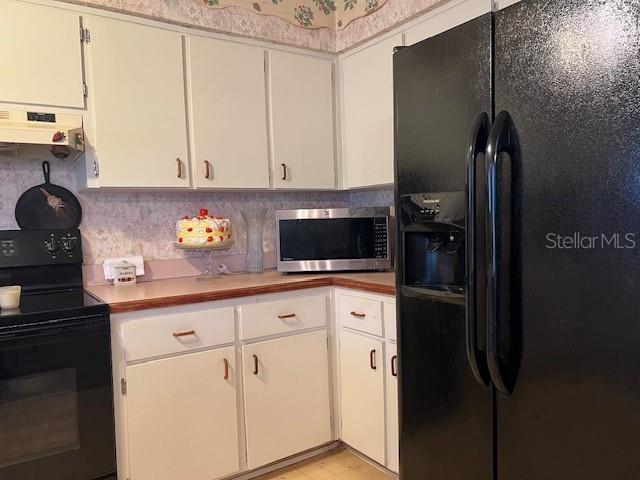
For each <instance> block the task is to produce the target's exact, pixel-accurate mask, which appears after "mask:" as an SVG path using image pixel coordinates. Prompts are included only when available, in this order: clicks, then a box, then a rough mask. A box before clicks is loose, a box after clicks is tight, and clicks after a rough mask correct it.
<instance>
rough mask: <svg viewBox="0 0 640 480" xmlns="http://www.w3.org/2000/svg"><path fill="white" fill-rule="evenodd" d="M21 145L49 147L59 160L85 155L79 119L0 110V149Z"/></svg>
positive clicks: (76, 117)
mask: <svg viewBox="0 0 640 480" xmlns="http://www.w3.org/2000/svg"><path fill="white" fill-rule="evenodd" d="M20 145H51V147H52V148H51V153H52V154H53V155H55V156H56V157H59V158H66V157H68V156H69V155H70V154H71V153H72V152H76V153H80V152H84V132H83V130H82V115H68V114H64V113H47V112H36V111H22V110H4V109H0V149H7V148H19V146H20Z"/></svg>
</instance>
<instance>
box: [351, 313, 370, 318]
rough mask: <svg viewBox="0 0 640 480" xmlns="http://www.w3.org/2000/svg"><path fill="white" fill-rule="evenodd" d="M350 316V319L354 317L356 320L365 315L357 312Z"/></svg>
mask: <svg viewBox="0 0 640 480" xmlns="http://www.w3.org/2000/svg"><path fill="white" fill-rule="evenodd" d="M351 316H352V317H356V318H364V317H366V316H367V314H366V313H358V312H351Z"/></svg>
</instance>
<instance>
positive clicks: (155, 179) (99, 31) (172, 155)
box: [86, 16, 190, 187]
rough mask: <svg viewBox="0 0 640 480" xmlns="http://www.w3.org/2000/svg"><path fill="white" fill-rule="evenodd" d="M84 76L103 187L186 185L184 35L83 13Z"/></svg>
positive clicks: (187, 169) (187, 158)
mask: <svg viewBox="0 0 640 480" xmlns="http://www.w3.org/2000/svg"><path fill="white" fill-rule="evenodd" d="M86 23H87V26H88V28H89V29H90V31H91V42H90V43H89V44H88V45H87V48H86V50H87V76H88V84H89V95H90V97H91V105H92V114H93V124H94V125H93V126H94V133H93V138H88V140H89V142H90V143H91V144H92V145H93V147H94V148H95V154H96V158H97V160H98V163H99V184H100V186H101V187H188V186H189V185H190V181H189V156H188V150H187V121H186V105H185V84H184V73H183V72H184V66H183V53H182V49H183V45H182V35H181V34H180V33H178V32H174V31H171V30H164V29H161V28H155V27H149V26H144V25H139V24H136V23H132V22H125V21H120V20H115V19H111V18H105V17H97V16H91V17H89V18H87V19H86Z"/></svg>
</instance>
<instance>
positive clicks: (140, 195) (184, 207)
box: [0, 155, 349, 264]
mask: <svg viewBox="0 0 640 480" xmlns="http://www.w3.org/2000/svg"><path fill="white" fill-rule="evenodd" d="M29 156H32V155H29ZM40 164H41V162H40V160H38V159H36V158H23V157H22V156H21V157H19V158H6V157H1V156H0V178H2V179H3V180H2V188H1V189H0V229H2V230H5V229H15V228H17V225H16V223H15V218H14V209H15V204H16V201H17V200H18V198H19V196H20V194H21V193H22V192H23V191H25V190H26V189H27V188H29V187H31V186H34V185H38V184H41V183H43V179H42V170H41V166H40ZM51 171H52V174H51V181H52V183H55V184H58V185H62V186H64V187H66V188H68V189H70V190H71V191H73V192H77V188H76V179H75V174H74V171H73V165H72V164H70V163H68V162H65V161H61V160H55V159H52V160H51ZM78 198H79V200H80V203H81V204H82V208H83V212H84V215H83V221H82V224H81V225H80V229H81V231H82V237H83V247H84V254H85V263H87V264H97V263H101V262H102V261H103V260H104V259H105V258H109V257H114V256H122V255H128V254H140V255H143V257H144V258H145V260H147V261H149V260H171V259H183V258H186V259H192V258H194V257H202V256H203V255H202V253H198V252H184V251H181V250H177V249H176V248H175V247H174V245H173V244H174V242H175V222H176V220H177V219H178V218H181V217H183V216H184V215H195V214H197V212H198V210H199V209H200V208H203V207H204V208H208V209H209V211H210V213H211V214H212V215H221V216H225V217H228V218H230V219H231V220H232V222H233V229H234V236H235V239H236V243H235V245H234V246H233V247H232V248H231V250H229V251H225V252H216V254H218V255H222V256H224V255H229V254H231V255H233V254H241V253H243V252H244V250H245V229H244V225H243V222H242V219H241V216H240V211H241V210H243V209H247V208H254V207H257V206H266V207H268V209H269V210H268V213H267V221H266V224H265V229H264V249H265V252H267V253H269V252H275V220H274V210H276V209H289V208H323V207H325V208H327V207H344V206H348V205H349V193H347V192H251V193H247V192H184V191H183V192H177V191H176V192H150V191H138V192H124V191H113V192H105V191H91V192H86V193H80V194H78Z"/></svg>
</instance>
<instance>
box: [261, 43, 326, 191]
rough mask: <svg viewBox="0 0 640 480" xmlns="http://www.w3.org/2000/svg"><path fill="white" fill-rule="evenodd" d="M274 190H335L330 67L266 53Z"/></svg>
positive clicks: (312, 60) (323, 62) (291, 55)
mask: <svg viewBox="0 0 640 480" xmlns="http://www.w3.org/2000/svg"><path fill="white" fill-rule="evenodd" d="M269 56H270V61H269V78H270V87H271V96H270V101H271V134H272V140H273V167H272V168H273V171H274V186H275V187H276V188H292V189H294V188H301V189H304V188H309V189H314V188H315V189H332V188H335V145H334V143H335V141H334V111H333V103H334V102H333V98H334V95H333V73H332V72H333V62H332V61H331V60H330V59H324V58H319V57H312V56H305V55H299V54H295V53H287V52H281V51H271V52H270V53H269Z"/></svg>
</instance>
